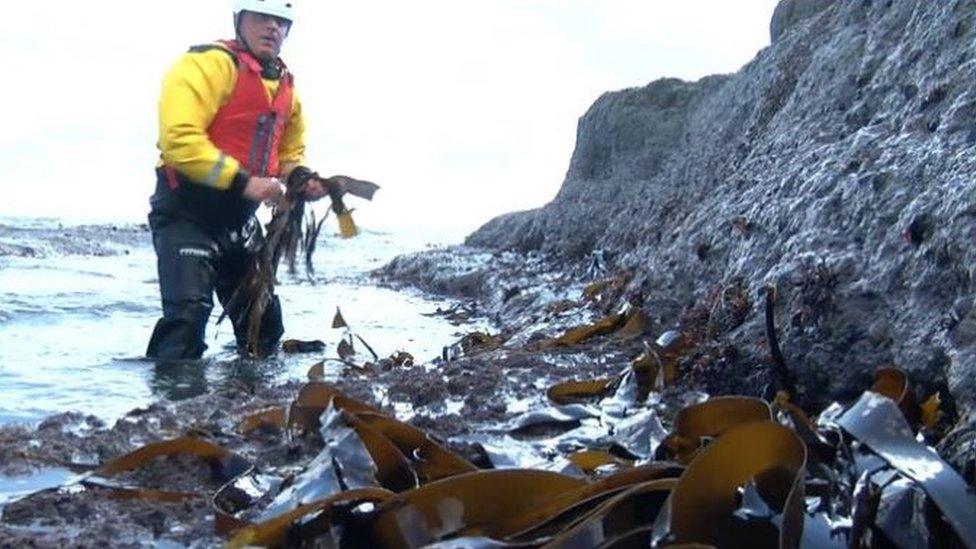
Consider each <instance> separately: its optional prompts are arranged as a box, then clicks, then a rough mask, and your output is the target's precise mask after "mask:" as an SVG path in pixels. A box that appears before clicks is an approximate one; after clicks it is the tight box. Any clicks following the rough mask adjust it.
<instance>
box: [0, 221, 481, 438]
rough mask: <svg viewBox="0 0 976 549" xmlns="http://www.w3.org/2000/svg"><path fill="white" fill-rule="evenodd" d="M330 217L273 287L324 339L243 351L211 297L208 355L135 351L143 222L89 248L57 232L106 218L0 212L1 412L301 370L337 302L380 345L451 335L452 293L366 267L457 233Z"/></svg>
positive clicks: (24, 412)
mask: <svg viewBox="0 0 976 549" xmlns="http://www.w3.org/2000/svg"><path fill="white" fill-rule="evenodd" d="M329 221H331V220H329ZM329 221H327V223H329ZM331 228H332V227H329V226H327V227H326V228H325V229H324V230H323V235H322V237H320V239H319V244H318V249H317V251H316V256H315V275H314V277H313V279H312V280H309V278H308V277H307V276H306V275H305V273H304V269H302V268H301V267H299V272H298V273H297V274H296V275H289V274H288V273H287V269H286V268H285V267H284V266H282V267H281V268H280V269H279V281H280V285H279V286H278V288H277V291H278V294H279V295H280V296H281V300H282V307H283V310H284V317H285V336H284V339H299V340H316V339H317V340H321V341H323V342H325V343H326V345H327V349H326V351H325V352H324V353H316V354H299V355H284V354H279V355H278V356H277V357H275V358H272V359H269V360H262V361H252V360H240V359H238V358H237V355H236V352H235V351H234V350H233V348H232V346H233V332H232V330H231V327H230V324H229V322H227V321H224V322H223V323H221V324H219V325H218V324H217V318H218V315H219V312H220V306H219V305H217V306H216V307H215V309H214V313H213V315H212V317H211V322H210V324H209V325H208V328H207V340H206V342H207V344H208V345H209V349H208V350H207V352H206V353H205V355H204V358H203V359H202V360H201V361H199V362H196V363H194V364H192V365H190V366H188V367H187V366H184V367H179V368H167V367H162V366H157V365H155V364H154V363H153V362H150V361H147V360H144V359H143V353H144V352H145V347H146V343H147V341H148V339H149V335H150V333H151V331H152V327H153V325H154V324H155V322H156V320H157V318H158V316H159V314H160V304H159V294H158V286H157V276H156V259H155V255H154V253H153V251H152V248H151V245H150V244H149V237H148V234H147V235H146V237H145V239H142V238H136V239H135V241H134V242H128V243H124V244H121V245H119V246H117V249H115V250H114V251H115V252H118V253H117V254H115V255H93V254H92V253H85V252H84V250H82V251H79V250H77V249H75V246H73V245H70V244H68V245H66V244H65V243H66V242H67V243H71V242H72V240H73V239H81V240H92V239H97V238H98V236H97V235H98V234H99V232H100V231H101V229H98V228H96V229H95V230H87V231H85V233H84V238H82V237H79V236H77V231H76V230H75V229H74V228H71V227H67V226H65V227H62V226H61V224H60V223H59V222H57V221H53V220H24V219H13V218H2V217H0V229H3V230H0V425H5V424H14V423H16V424H27V425H34V424H37V423H38V422H39V421H41V420H42V419H43V418H45V417H47V416H49V415H51V414H56V413H62V412H79V413H82V414H91V415H95V416H97V417H99V418H101V419H102V420H104V421H106V422H107V423H109V424H111V423H112V422H114V420H115V419H117V418H118V417H120V416H121V415H123V414H125V413H126V412H127V411H129V410H131V409H133V408H137V407H140V406H145V405H146V404H148V403H150V402H153V401H155V400H157V399H159V398H169V399H181V398H187V397H190V396H194V395H197V394H201V393H202V392H204V391H206V390H208V389H209V388H212V387H214V386H219V385H220V384H222V383H234V382H236V381H238V380H241V379H248V378H251V379H253V378H254V377H261V378H267V379H269V380H287V379H305V376H306V374H307V370H308V367H309V366H310V365H311V364H314V363H315V362H317V361H319V360H321V359H322V358H325V357H335V356H336V345H337V343H338V342H339V340H340V339H341V338H342V337H343V336H344V334H345V333H344V331H343V330H335V329H332V328H331V322H332V318H333V316H334V314H335V312H336V308H341V310H342V314H343V316H344V318H345V319H346V321H347V323H348V324H349V326H350V329H351V330H352V331H354V332H355V333H356V334H358V335H359V336H361V337H362V338H363V339H365V340H366V342H368V343H369V345H370V346H372V347H373V348H374V349H375V350H376V352H377V353H378V354H379V355H380V356H381V357H382V356H389V355H390V354H392V353H393V352H395V351H398V350H403V351H406V352H409V353H411V354H412V355H413V356H414V357H416V359H417V360H418V361H425V360H430V359H432V358H434V357H435V356H438V355H440V352H441V349H442V348H443V346H445V345H448V344H450V343H451V342H453V341H454V340H455V339H456V338H457V336H458V335H460V331H461V329H459V328H458V327H456V326H453V325H451V324H450V323H448V322H447V321H446V320H443V319H442V318H440V317H436V316H430V314H431V313H433V312H434V311H436V310H437V309H438V308H439V307H440V308H448V307H449V306H450V305H451V303H449V302H447V301H444V300H438V299H435V298H431V297H429V296H425V295H423V294H421V293H419V292H416V291H395V290H391V289H388V288H382V287H379V286H377V285H376V284H375V283H374V282H373V281H371V279H370V277H369V273H370V271H372V270H373V269H376V268H378V267H381V266H382V265H384V264H385V263H387V262H388V261H389V260H391V259H392V258H394V257H395V256H397V255H399V254H401V253H406V252H411V251H418V250H422V249H426V248H431V247H436V246H443V245H447V244H452V243H457V242H460V240H461V239H462V237H463V235H461V234H458V232H457V231H453V232H452V231H446V230H445V231H438V232H431V231H418V230H399V231H389V232H381V231H370V230H363V232H362V234H361V235H360V236H358V237H357V238H354V239H349V240H343V239H341V238H339V237H338V236H336V235H334V234H332V233H330V232H329V231H330V229H331ZM105 230H106V231H108V230H109V229H105ZM326 233H328V234H326ZM52 234H54V235H56V237H57V238H55V239H54V243H53V244H52ZM80 247H81V248H84V246H80ZM26 249H32V250H36V253H24V250H26ZM3 250H6V252H5V253H2V252H3ZM11 250H14V251H13V252H12V251H11ZM113 253H114V252H113Z"/></svg>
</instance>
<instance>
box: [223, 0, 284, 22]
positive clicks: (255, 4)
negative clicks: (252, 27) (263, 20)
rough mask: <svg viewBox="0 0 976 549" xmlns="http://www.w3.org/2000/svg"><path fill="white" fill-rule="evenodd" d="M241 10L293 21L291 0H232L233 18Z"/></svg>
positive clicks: (235, 17)
mask: <svg viewBox="0 0 976 549" xmlns="http://www.w3.org/2000/svg"><path fill="white" fill-rule="evenodd" d="M242 11H253V12H255V13H263V14H266V15H274V16H275V17H280V18H282V19H287V20H288V21H290V22H292V23H294V22H295V3H294V2H293V1H292V0H234V19H237V16H238V15H240V13H241V12H242Z"/></svg>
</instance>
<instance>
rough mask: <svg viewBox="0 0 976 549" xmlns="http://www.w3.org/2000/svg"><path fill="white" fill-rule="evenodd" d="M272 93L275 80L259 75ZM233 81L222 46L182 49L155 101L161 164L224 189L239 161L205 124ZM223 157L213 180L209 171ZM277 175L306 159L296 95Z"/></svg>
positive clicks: (233, 73) (233, 67)
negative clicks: (213, 137)
mask: <svg viewBox="0 0 976 549" xmlns="http://www.w3.org/2000/svg"><path fill="white" fill-rule="evenodd" d="M262 81H263V82H264V86H265V89H267V90H268V96H269V97H274V95H275V93H276V92H277V90H278V80H269V79H262ZM236 85H237V65H236V64H235V63H234V60H233V59H232V58H231V56H229V55H227V52H226V51H225V50H223V48H222V47H219V48H213V49H209V50H206V51H201V52H193V51H191V52H188V53H185V54H184V55H183V56H182V57H181V58H180V59H179V60H178V61H177V62H176V64H175V65H173V67H172V68H171V69H170V70H169V72H168V73H166V76H165V77H164V78H163V91H162V94H161V96H160V100H159V141H158V143H157V146H158V147H159V151H160V158H159V165H164V164H165V165H166V166H170V167H172V168H174V169H176V171H178V172H180V173H181V174H183V175H184V176H186V177H187V178H188V179H190V180H191V181H193V182H195V183H198V184H200V185H205V184H206V182H208V179H209V180H210V181H209V182H212V183H213V185H212V186H213V187H214V188H217V189H222V190H226V189H228V188H229V187H230V184H231V180H233V178H234V175H236V174H237V172H238V171H239V170H240V168H241V166H240V163H239V162H238V161H237V160H236V159H234V158H232V157H231V156H230V155H226V157H225V155H223V154H222V153H221V151H220V150H218V149H217V147H216V146H214V144H213V142H212V141H211V140H210V137H209V136H208V135H207V129H208V128H209V127H210V124H211V122H212V121H213V119H214V117H215V116H216V114H217V111H218V110H220V108H221V107H222V106H223V105H224V104H225V103H226V102H227V101H228V100H229V99H230V96H231V94H232V93H233V91H234V88H235V86H236ZM221 158H224V160H223V167H222V168H221V169H220V172H219V174H218V176H217V177H216V179H214V178H212V175H213V174H212V173H211V172H212V171H213V170H214V169H215V168H216V167H217V165H218V163H219V162H220V161H221ZM278 158H279V161H280V164H281V170H280V171H281V176H282V177H287V176H288V173H289V172H290V171H291V170H292V168H294V167H295V166H297V165H299V164H303V163H304V161H305V118H304V116H303V115H302V107H301V102H300V101H299V99H298V94H297V93H296V94H294V95H293V99H292V109H291V119H290V120H289V121H288V123H287V124H286V126H285V134H284V136H283V137H282V140H281V146H280V147H279V150H278Z"/></svg>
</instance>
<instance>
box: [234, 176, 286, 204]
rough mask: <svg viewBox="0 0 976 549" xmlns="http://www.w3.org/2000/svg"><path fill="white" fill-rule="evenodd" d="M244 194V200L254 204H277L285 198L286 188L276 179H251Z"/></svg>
mask: <svg viewBox="0 0 976 549" xmlns="http://www.w3.org/2000/svg"><path fill="white" fill-rule="evenodd" d="M243 194H244V198H247V199H248V200H253V201H254V202H271V203H276V202H278V201H279V200H281V198H282V197H283V196H285V186H284V185H282V183H281V181H278V179H277V178H274V177H251V178H250V179H248V180H247V186H245V187H244V192H243Z"/></svg>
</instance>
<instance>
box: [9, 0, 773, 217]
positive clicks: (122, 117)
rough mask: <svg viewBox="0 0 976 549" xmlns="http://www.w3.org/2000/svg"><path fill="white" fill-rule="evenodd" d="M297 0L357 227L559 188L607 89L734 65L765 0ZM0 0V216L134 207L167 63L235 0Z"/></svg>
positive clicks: (293, 62)
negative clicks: (367, 187)
mask: <svg viewBox="0 0 976 549" xmlns="http://www.w3.org/2000/svg"><path fill="white" fill-rule="evenodd" d="M296 3H297V5H298V8H299V16H300V19H299V20H298V21H297V22H296V24H295V26H294V28H293V30H292V34H291V36H290V37H289V39H288V41H287V42H286V44H285V49H284V52H283V57H284V59H285V60H286V62H287V63H288V64H289V66H290V67H291V68H292V70H293V72H294V73H295V74H296V84H297V86H298V90H299V93H300V95H301V97H302V98H303V103H304V108H305V110H306V113H307V117H308V122H309V125H310V130H309V134H308V160H309V164H310V165H311V167H312V168H313V169H316V170H318V171H320V172H322V173H323V174H334V173H343V174H347V175H352V176H355V177H359V178H364V179H370V180H373V181H375V182H376V183H379V184H380V185H381V186H382V187H383V189H382V191H381V192H380V193H379V194H377V197H376V202H375V203H373V204H355V205H356V206H358V208H359V212H358V215H357V219H358V221H359V222H360V224H361V225H364V226H367V227H378V228H383V227H396V226H404V225H413V226H427V225H437V226H450V227H454V228H458V229H464V230H469V229H473V228H475V227H477V226H478V225H480V224H481V223H483V222H484V221H487V220H488V219H490V218H491V217H494V216H495V215H498V214H501V213H504V212H507V211H512V210H518V209H526V208H531V207H537V206H541V205H543V204H544V203H545V202H547V201H548V200H550V199H551V198H552V197H553V196H554V195H555V193H556V191H557V190H558V189H559V185H560V184H561V183H562V179H563V176H564V175H565V172H566V168H567V166H568V165H569V159H570V155H571V154H572V150H573V144H574V142H575V138H576V135H575V133H576V123H577V120H578V118H579V117H580V116H582V115H583V113H584V112H585V111H586V109H587V108H588V107H589V106H590V105H591V104H592V103H593V101H594V100H595V99H596V98H597V97H599V95H600V94H601V93H603V92H604V91H608V90H617V89H621V88H627V87H634V86H643V85H646V84H647V83H648V82H650V81H652V80H654V79H657V78H661V77H665V76H674V77H679V78H684V79H688V80H696V79H698V78H700V77H702V76H705V75H707V74H713V73H727V72H734V71H736V70H738V68H739V67H741V66H742V65H744V64H745V63H747V62H748V61H749V60H751V59H752V58H753V57H754V56H755V54H756V53H757V52H758V51H759V50H760V49H762V48H764V47H766V46H767V45H768V43H769V30H768V29H769V19H770V16H771V14H772V11H773V9H774V7H775V5H776V3H777V0H736V1H729V0H684V1H682V2H675V1H673V0H643V1H638V0H464V1H458V0H414V1H412V2H403V1H402V0H400V1H393V0H359V1H357V2H335V1H331V0H296ZM8 4H9V5H5V6H4V17H3V18H2V22H0V58H2V59H3V63H4V67H3V71H4V74H5V76H6V79H5V80H6V82H5V85H4V92H3V95H4V97H5V98H6V102H5V103H6V109H5V113H4V115H3V116H4V118H5V121H4V123H3V124H2V127H3V128H4V131H3V132H2V133H0V168H2V169H3V177H4V182H3V185H4V187H5V188H8V189H10V190H12V191H13V192H8V193H4V194H5V196H4V200H2V201H0V215H23V216H52V217H62V218H66V219H98V220H118V221H143V220H144V219H145V214H146V212H147V210H148V204H147V200H148V196H149V194H150V193H151V190H152V186H153V184H154V180H153V172H152V169H153V166H154V163H155V159H156V155H157V152H156V150H155V141H156V131H157V128H156V121H157V110H156V108H157V101H158V97H159V86H160V80H161V77H162V74H163V73H164V72H165V71H166V69H167V68H168V67H169V66H170V65H171V64H172V63H173V61H174V60H175V59H176V58H177V57H178V56H179V55H180V54H181V53H182V52H183V51H185V50H186V48H187V47H188V46H190V45H192V44H198V43H204V42H209V41H210V40H212V39H213V38H218V37H230V35H231V34H232V32H233V30H232V24H231V21H232V19H231V14H230V4H231V2H230V1H229V0H166V1H158V0H157V1H153V2H146V1H144V0H139V1H132V0H104V1H101V2H99V1H92V2H76V1H71V0H53V1H51V2H25V3H22V2H17V3H13V2H10V3H8ZM350 202H351V203H352V202H353V201H352V200H350ZM351 205H352V204H351Z"/></svg>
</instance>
